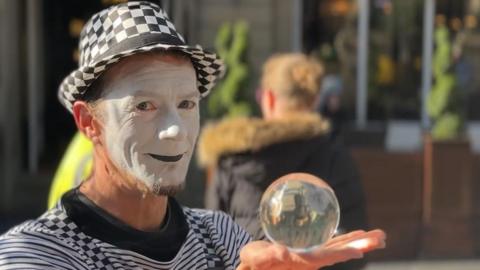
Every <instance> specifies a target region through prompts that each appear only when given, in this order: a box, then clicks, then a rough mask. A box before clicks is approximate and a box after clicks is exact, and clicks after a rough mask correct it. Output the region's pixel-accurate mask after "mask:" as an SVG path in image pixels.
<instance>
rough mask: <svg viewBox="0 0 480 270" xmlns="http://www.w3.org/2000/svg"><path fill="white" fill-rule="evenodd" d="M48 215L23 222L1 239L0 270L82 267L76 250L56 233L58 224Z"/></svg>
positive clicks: (0, 237)
mask: <svg viewBox="0 0 480 270" xmlns="http://www.w3.org/2000/svg"><path fill="white" fill-rule="evenodd" d="M51 211H52V210H50V211H48V212H47V213H45V214H44V215H42V216H41V217H39V218H37V219H34V220H29V221H25V222H24V223H22V224H19V225H17V226H15V227H13V228H11V229H10V230H9V231H7V232H6V233H4V234H3V235H0V268H2V267H3V266H8V267H11V268H12V269H22V267H26V268H29V269H45V268H49V267H54V266H55V267H60V268H62V269H77V268H75V267H80V268H81V267H82V265H83V259H82V258H79V254H78V253H77V251H76V249H75V246H73V245H72V244H71V243H70V242H68V241H65V239H64V238H63V237H61V235H60V234H59V233H58V231H57V230H56V229H55V228H57V227H55V226H57V225H58V224H55V220H50V219H49V216H48V215H52V214H53V213H52V212H51ZM57 221H58V220H57ZM49 222H51V223H50V224H49ZM16 267H19V268H16Z"/></svg>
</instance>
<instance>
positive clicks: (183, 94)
mask: <svg viewBox="0 0 480 270" xmlns="http://www.w3.org/2000/svg"><path fill="white" fill-rule="evenodd" d="M104 91H105V92H104V101H103V102H102V104H101V106H102V109H103V110H102V111H103V112H104V113H105V117H104V128H105V131H104V132H105V133H104V135H105V136H104V141H105V144H106V148H107V152H108V155H109V157H110V159H111V160H112V161H113V163H114V164H115V166H116V167H117V169H118V170H119V171H120V172H121V173H126V174H127V175H128V176H129V177H133V178H134V179H136V180H138V181H141V182H142V183H143V184H145V186H146V187H147V188H148V189H149V190H150V191H152V192H153V193H155V194H159V195H170V194H172V193H175V192H176V191H177V190H178V189H180V188H181V187H182V186H183V184H184V181H185V176H186V173H187V169H188V164H189V162H190V159H191V157H192V152H193V149H194V145H195V141H196V138H197V135H198V131H199V110H198V102H199V98H200V95H199V92H198V90H197V86H196V75H195V70H194V69H193V66H192V64H191V63H190V61H189V60H185V59H179V58H177V57H175V56H169V55H163V56H161V55H154V54H147V55H137V56H133V57H130V58H127V59H126V60H125V61H123V62H122V63H120V64H118V65H116V66H114V67H113V68H112V69H110V70H109V71H108V73H107V74H106V76H105V85H104Z"/></svg>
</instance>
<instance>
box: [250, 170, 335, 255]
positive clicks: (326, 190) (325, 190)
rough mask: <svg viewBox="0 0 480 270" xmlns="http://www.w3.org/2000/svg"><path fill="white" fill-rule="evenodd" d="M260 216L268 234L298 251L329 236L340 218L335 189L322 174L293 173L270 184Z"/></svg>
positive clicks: (277, 241) (279, 242)
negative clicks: (320, 177)
mask: <svg viewBox="0 0 480 270" xmlns="http://www.w3.org/2000/svg"><path fill="white" fill-rule="evenodd" d="M259 218H260V222H261V224H262V228H263V231H264V232H265V235H266V236H267V238H268V239H269V240H270V241H272V242H276V243H278V244H282V245H285V246H287V247H288V248H289V249H290V250H292V251H296V252H304V251H305V252H306V251H308V250H310V249H312V248H315V247H318V246H320V245H322V244H323V243H325V242H326V241H327V240H329V239H330V238H331V237H332V236H333V235H334V233H335V231H336V229H337V226H338V223H339V220H340V207H339V205H338V201H337V198H336V197H335V194H334V192H333V190H332V189H331V188H330V187H329V186H328V184H326V183H325V182H324V181H322V180H320V179H319V178H317V177H315V176H313V175H309V174H305V173H293V174H289V175H286V176H284V177H281V178H279V179H278V180H276V181H275V182H274V183H273V184H271V185H270V186H269V187H268V189H267V190H266V191H265V193H264V194H263V196H262V199H261V201H260V209H259Z"/></svg>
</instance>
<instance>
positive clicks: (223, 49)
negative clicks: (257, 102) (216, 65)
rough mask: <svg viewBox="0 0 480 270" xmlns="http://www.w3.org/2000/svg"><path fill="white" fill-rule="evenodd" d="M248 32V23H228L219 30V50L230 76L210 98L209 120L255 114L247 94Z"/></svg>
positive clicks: (217, 38)
mask: <svg viewBox="0 0 480 270" xmlns="http://www.w3.org/2000/svg"><path fill="white" fill-rule="evenodd" d="M248 31H249V29H248V24H247V23H246V22H245V21H237V22H235V23H229V22H227V23H224V24H223V25H222V26H221V27H220V29H219V31H218V34H217V36H216V39H215V49H216V50H217V52H218V54H219V55H220V57H221V58H222V59H223V60H224V61H225V64H226V66H227V73H226V76H225V78H224V79H223V80H222V81H221V82H220V83H219V84H218V85H217V86H216V87H215V89H214V90H213V91H212V93H211V94H210V96H209V99H208V105H207V114H208V117H209V118H221V117H233V116H248V115H250V114H251V113H252V104H251V103H250V102H249V101H248V98H246V97H245V91H244V90H245V89H246V87H247V83H248V74H249V69H248V65H247V64H246V52H247V46H248Z"/></svg>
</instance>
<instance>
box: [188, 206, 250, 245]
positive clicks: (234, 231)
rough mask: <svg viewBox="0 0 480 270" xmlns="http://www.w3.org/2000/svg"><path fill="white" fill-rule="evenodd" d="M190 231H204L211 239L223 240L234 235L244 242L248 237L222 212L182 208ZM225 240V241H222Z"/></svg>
mask: <svg viewBox="0 0 480 270" xmlns="http://www.w3.org/2000/svg"><path fill="white" fill-rule="evenodd" d="M183 211H184V213H185V216H186V218H187V221H188V223H189V226H190V229H193V230H194V231H195V230H196V229H197V228H198V229H199V231H200V230H202V229H203V230H206V231H208V232H209V233H210V235H211V236H212V237H213V238H217V237H219V238H225V237H227V236H230V235H235V236H236V237H238V238H239V239H243V241H244V242H248V241H249V240H250V235H249V234H248V233H247V232H246V231H245V230H244V229H243V228H241V227H240V226H239V225H238V224H237V223H236V222H235V221H234V220H233V219H232V217H231V216H229V215H228V214H226V213H225V212H222V211H217V210H206V209H197V208H188V207H183ZM224 240H226V239H224Z"/></svg>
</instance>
